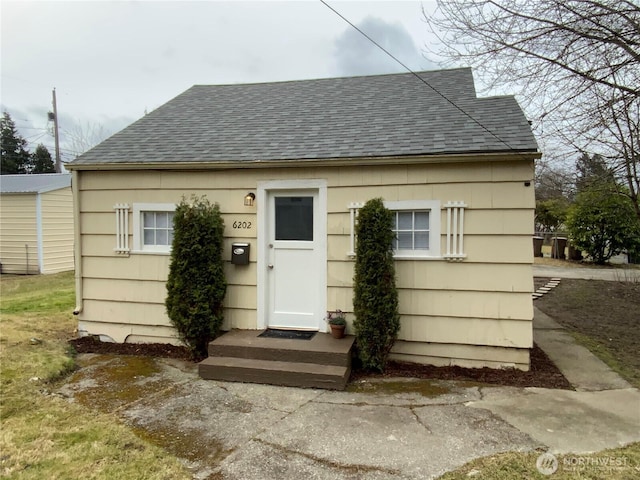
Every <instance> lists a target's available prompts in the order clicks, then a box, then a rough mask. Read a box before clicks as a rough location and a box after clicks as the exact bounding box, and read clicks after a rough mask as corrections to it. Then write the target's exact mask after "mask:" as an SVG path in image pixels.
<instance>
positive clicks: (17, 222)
mask: <svg viewBox="0 0 640 480" xmlns="http://www.w3.org/2000/svg"><path fill="white" fill-rule="evenodd" d="M27 261H28V263H29V264H28V265H27ZM0 262H1V263H2V272H3V273H16V274H25V273H39V271H40V267H39V265H38V231H37V220H36V194H35V193H34V194H3V195H1V196H0Z"/></svg>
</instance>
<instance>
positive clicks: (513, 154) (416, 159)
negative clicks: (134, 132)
mask: <svg viewBox="0 0 640 480" xmlns="http://www.w3.org/2000/svg"><path fill="white" fill-rule="evenodd" d="M541 156H542V153H541V152H539V151H535V150H523V151H510V152H485V153H463V154H460V153H448V154H433V155H401V156H385V157H356V158H312V159H292V160H242V161H226V162H224V161H221V162H217V161H194V162H121V163H115V162H114V163H78V164H73V163H71V164H67V165H66V168H67V170H71V171H73V170H78V171H81V170H141V169H149V170H231V169H243V168H246V169H253V168H300V167H335V166H372V165H409V164H419V163H473V162H481V161H485V162H499V161H513V160H521V161H533V160H537V159H539V158H540V157H541Z"/></svg>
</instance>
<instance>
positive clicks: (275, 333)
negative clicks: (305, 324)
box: [258, 328, 318, 340]
mask: <svg viewBox="0 0 640 480" xmlns="http://www.w3.org/2000/svg"><path fill="white" fill-rule="evenodd" d="M316 333H318V332H307V331H303V330H274V329H272V328H269V329H267V330H265V331H264V332H262V333H261V334H260V335H258V336H259V337H265V338H290V339H292V340H311V339H312V338H313V336H314V335H315V334H316Z"/></svg>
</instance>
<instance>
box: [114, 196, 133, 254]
mask: <svg viewBox="0 0 640 480" xmlns="http://www.w3.org/2000/svg"><path fill="white" fill-rule="evenodd" d="M113 209H114V210H115V211H116V248H114V249H113V250H114V251H115V252H116V253H119V254H129V250H130V249H129V205H127V204H126V203H118V204H116V205H114V206H113Z"/></svg>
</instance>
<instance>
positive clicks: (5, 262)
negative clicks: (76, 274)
mask: <svg viewBox="0 0 640 480" xmlns="http://www.w3.org/2000/svg"><path fill="white" fill-rule="evenodd" d="M73 234H74V230H73V195H72V194H71V175H70V174H68V173H65V174H56V173H51V174H48V173H43V174H39V175H2V176H0V263H1V264H2V273H15V274H37V273H57V272H63V271H66V270H73V262H74V257H73V254H74V250H73Z"/></svg>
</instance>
